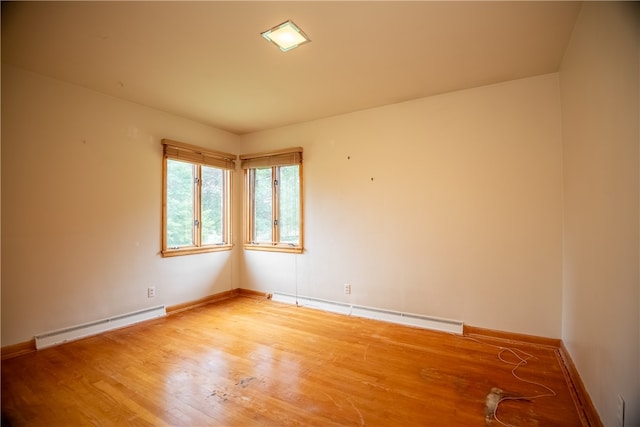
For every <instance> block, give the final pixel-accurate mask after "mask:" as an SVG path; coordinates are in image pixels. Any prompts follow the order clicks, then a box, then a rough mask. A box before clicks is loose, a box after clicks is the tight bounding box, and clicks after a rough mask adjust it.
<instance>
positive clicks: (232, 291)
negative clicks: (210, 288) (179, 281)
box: [167, 289, 241, 316]
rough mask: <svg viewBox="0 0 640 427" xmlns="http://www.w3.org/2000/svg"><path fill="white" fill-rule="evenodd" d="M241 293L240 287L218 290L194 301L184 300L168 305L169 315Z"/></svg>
mask: <svg viewBox="0 0 640 427" xmlns="http://www.w3.org/2000/svg"><path fill="white" fill-rule="evenodd" d="M240 294H241V292H240V290H239V289H230V290H228V291H223V292H218V293H217V294H213V295H209V296H206V297H204V298H200V299H197V300H194V301H188V302H184V303H182V304H176V305H171V306H169V307H167V316H169V315H173V314H177V313H181V312H183V311H187V310H191V309H193V308H197V307H202V306H204V305H208V304H212V303H214V302H220V301H224V300H228V299H231V298H235V297H237V296H239V295H240Z"/></svg>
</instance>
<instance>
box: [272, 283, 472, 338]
mask: <svg viewBox="0 0 640 427" xmlns="http://www.w3.org/2000/svg"><path fill="white" fill-rule="evenodd" d="M272 299H273V301H277V302H282V303H285V304H297V305H299V306H303V307H309V308H315V309H318V310H324V311H329V312H331V313H338V314H344V315H347V316H355V317H363V318H365V319H374V320H382V321H385V322H391V323H397V324H400V325H405V326H414V327H418V328H424V329H431V330H436V331H442V332H450V333H454V334H459V335H462V333H463V327H464V323H463V322H462V321H459V320H450V319H441V318H438V317H431V316H423V315H420V314H411V313H403V312H400V311H393V310H383V309H379V308H371V307H363V306H360V305H354V304H348V303H343V302H336V301H328V300H323V299H319V298H312V297H303V296H299V295H298V296H296V295H291V294H286V293H280V292H274V293H273V296H272Z"/></svg>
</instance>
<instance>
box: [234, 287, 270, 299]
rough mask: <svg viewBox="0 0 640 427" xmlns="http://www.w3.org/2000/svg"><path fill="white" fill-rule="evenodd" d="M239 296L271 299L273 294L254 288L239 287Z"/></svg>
mask: <svg viewBox="0 0 640 427" xmlns="http://www.w3.org/2000/svg"><path fill="white" fill-rule="evenodd" d="M236 290H237V291H238V296H241V297H246V298H256V299H264V298H266V299H271V297H272V295H271V294H269V293H266V292H260V291H254V290H253V289H243V288H238V289H236Z"/></svg>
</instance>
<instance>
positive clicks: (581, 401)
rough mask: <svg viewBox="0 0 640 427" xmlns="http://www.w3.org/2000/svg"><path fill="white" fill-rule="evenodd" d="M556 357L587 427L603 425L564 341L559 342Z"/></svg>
mask: <svg viewBox="0 0 640 427" xmlns="http://www.w3.org/2000/svg"><path fill="white" fill-rule="evenodd" d="M558 358H559V360H560V361H561V362H562V365H563V367H564V369H565V374H566V376H567V382H568V383H569V389H570V390H571V392H572V393H571V394H572V396H573V397H574V400H575V403H576V408H577V409H578V411H579V412H580V413H581V415H582V416H583V421H585V422H586V425H587V426H589V427H603V426H604V424H602V421H601V420H600V416H599V415H598V411H596V407H595V406H594V405H593V402H592V401H591V398H590V397H589V393H587V388H586V387H585V386H584V383H583V382H582V378H581V377H580V374H579V373H578V369H577V368H576V365H575V364H574V363H573V359H571V356H570V355H569V350H568V349H567V347H566V346H565V345H564V342H561V343H560V346H559V347H558Z"/></svg>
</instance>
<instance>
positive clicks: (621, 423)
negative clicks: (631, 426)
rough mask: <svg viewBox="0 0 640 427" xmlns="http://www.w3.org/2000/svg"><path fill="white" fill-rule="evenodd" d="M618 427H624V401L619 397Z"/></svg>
mask: <svg viewBox="0 0 640 427" xmlns="http://www.w3.org/2000/svg"><path fill="white" fill-rule="evenodd" d="M618 426H619V427H624V399H623V398H622V396H620V395H618Z"/></svg>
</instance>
